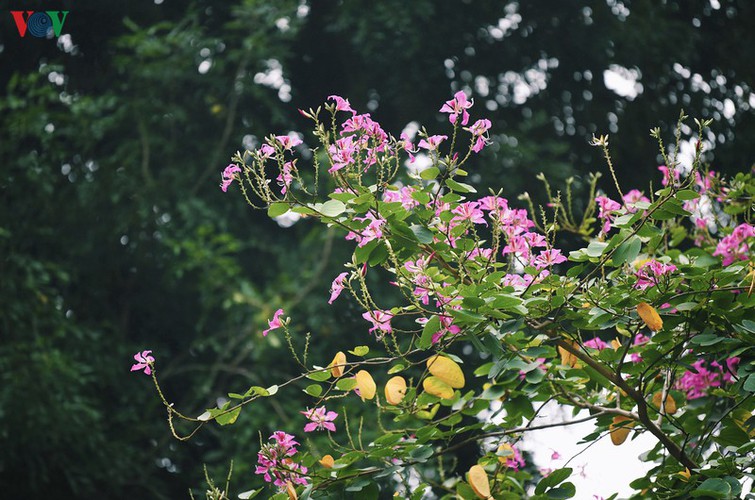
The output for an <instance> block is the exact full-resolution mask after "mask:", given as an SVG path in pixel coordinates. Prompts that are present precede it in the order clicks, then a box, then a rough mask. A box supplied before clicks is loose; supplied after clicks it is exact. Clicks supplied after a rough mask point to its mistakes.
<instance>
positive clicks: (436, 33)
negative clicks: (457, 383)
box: [0, 0, 755, 498]
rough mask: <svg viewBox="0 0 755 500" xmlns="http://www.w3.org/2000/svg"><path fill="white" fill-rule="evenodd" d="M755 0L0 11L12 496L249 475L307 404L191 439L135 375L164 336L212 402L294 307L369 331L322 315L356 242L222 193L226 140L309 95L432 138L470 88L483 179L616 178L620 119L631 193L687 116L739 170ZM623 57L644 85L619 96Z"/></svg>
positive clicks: (621, 156) (349, 309)
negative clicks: (34, 14)
mask: <svg viewBox="0 0 755 500" xmlns="http://www.w3.org/2000/svg"><path fill="white" fill-rule="evenodd" d="M719 4H720V5H719ZM716 6H718V8H715V7H716ZM53 8H54V9H61V10H64V9H65V10H70V14H69V17H68V19H67V21H66V24H65V26H64V30H63V33H64V34H65V35H64V36H63V37H61V39H60V40H57V41H56V40H45V39H34V38H30V37H28V36H27V37H25V38H21V37H19V36H18V33H17V32H16V28H15V25H14V23H13V20H12V17H11V16H10V14H9V12H8V11H10V10H14V9H24V10H49V9H53ZM754 10H755V5H753V4H752V3H751V2H747V1H744V0H741V1H723V0H721V1H720V2H709V1H703V0H696V1H691V2H685V3H684V4H683V5H682V4H679V3H678V2H654V1H637V2H631V3H630V2H626V1H625V2H620V1H618V0H611V1H607V2H598V1H592V2H585V3H584V4H583V5H580V6H577V5H575V4H573V3H569V2H558V1H550V2H545V1H543V2H521V3H519V2H507V3H504V2H501V3H498V2H489V3H485V4H479V3H472V2H465V1H462V2H442V3H438V2H430V1H418V2H411V3H407V2H398V1H396V0H389V1H386V2H371V3H370V2H322V1H313V2H303V1H302V2H300V1H293V0H284V1H278V2H264V1H257V0H241V1H235V2H218V1H209V0H205V1H167V2H165V3H162V2H160V3H155V4H150V3H138V4H132V3H130V4H123V5H117V6H111V5H107V6H105V5H103V4H102V3H100V2H91V1H81V2H72V1H61V2H58V3H56V4H55V5H54V6H51V4H50V2H42V1H29V2H12V3H10V4H7V5H5V6H4V7H3V10H2V11H0V18H1V19H2V21H1V22H0V25H1V26H2V30H0V68H1V69H0V88H2V89H3V98H2V100H0V131H1V132H2V135H1V136H0V193H2V195H1V196H0V200H2V201H1V202H0V203H1V204H0V207H1V209H0V276H1V277H2V279H1V280H0V304H1V306H0V336H1V337H0V340H1V342H0V374H1V375H0V376H2V384H1V385H0V440H1V441H0V446H2V449H3V453H2V455H0V487H1V488H2V491H3V494H4V495H8V496H9V497H12V498H21V497H23V498H44V497H64V496H67V497H77V498H92V497H94V496H97V495H102V494H104V493H107V497H108V498H130V497H133V496H135V495H136V496H139V497H147V498H179V497H184V496H186V492H187V488H189V487H197V486H198V485H199V483H200V482H201V478H202V472H201V467H202V463H208V465H209V467H210V471H211V475H213V476H214V477H216V478H220V477H224V473H223V470H224V469H225V468H226V467H227V465H228V464H227V462H226V461H227V459H228V457H231V456H233V457H236V459H237V463H236V471H237V472H236V475H237V477H242V475H243V480H240V482H254V481H257V479H256V478H253V477H252V475H251V474H250V466H251V463H253V462H254V460H255V453H256V450H257V447H258V439H259V437H258V436H259V433H261V434H262V435H263V436H266V435H267V434H269V432H270V431H271V430H273V429H274V428H276V427H278V426H281V427H282V426H284V425H286V423H287V422H288V421H289V420H291V419H295V418H296V419H298V418H300V417H301V416H300V415H298V414H297V413H296V412H297V411H298V410H299V409H300V408H301V407H302V406H304V403H302V401H303V399H301V400H300V399H297V397H296V396H295V395H292V396H291V400H290V402H289V404H286V405H283V406H273V404H271V406H260V407H258V408H253V409H251V410H250V411H246V412H244V415H243V416H242V417H241V419H240V421H239V424H241V425H235V426H233V430H231V431H230V432H229V431H226V432H224V435H223V439H222V441H221V440H219V439H218V438H217V436H216V434H215V431H213V430H212V429H208V430H205V431H203V433H202V434H201V435H200V436H199V437H198V439H196V440H193V441H191V442H189V443H180V442H176V441H174V440H172V438H170V437H169V435H168V433H167V429H166V427H165V426H164V422H162V421H161V418H162V417H163V416H164V410H163V409H162V408H160V407H159V403H158V402H156V401H155V399H154V398H153V397H152V394H151V391H150V387H149V380H148V379H147V378H145V377H139V376H137V375H133V374H130V373H129V372H128V368H129V366H130V359H131V356H132V355H133V353H134V352H136V351H138V350H143V349H152V350H153V351H154V354H155V355H156V357H157V358H158V363H159V364H158V367H159V369H160V371H161V380H162V381H163V383H164V384H165V390H166V393H167V396H168V398H169V399H170V400H171V401H174V402H175V403H176V405H178V406H180V407H181V408H189V409H196V411H197V414H199V413H200V412H201V411H202V409H203V408H205V407H207V406H211V405H213V404H214V403H215V399H216V398H217V397H218V396H222V395H223V392H222V391H228V390H240V391H243V390H245V389H246V388H247V387H248V386H249V385H253V384H259V385H269V384H270V383H274V381H276V380H279V379H283V378H285V375H286V374H287V373H289V371H290V370H291V368H292V366H291V363H292V361H291V360H290V356H289V355H288V353H287V350H286V347H285V345H283V344H282V343H281V341H280V339H278V338H276V337H273V336H271V337H269V338H268V339H267V340H264V341H263V338H262V337H261V335H260V332H261V330H262V329H263V328H264V327H265V326H266V323H265V320H266V319H267V318H269V317H271V316H272V313H273V311H275V309H276V308H277V307H280V306H284V307H286V309H287V312H289V314H290V315H291V316H292V317H293V318H294V319H295V322H296V327H295V328H297V329H298V331H299V333H301V334H302V336H303V334H304V333H305V332H307V331H311V332H312V333H313V340H312V342H311V346H310V350H311V356H312V357H313V358H322V359H323V360H329V359H330V358H331V357H332V354H333V353H334V352H335V351H337V350H338V349H339V348H341V347H343V346H345V345H346V343H345V342H344V341H343V339H344V338H354V337H364V339H365V343H369V338H368V336H367V334H366V327H365V323H364V322H363V320H362V319H361V318H360V317H359V314H358V312H357V310H356V309H355V308H354V306H353V305H351V304H349V303H347V302H346V301H342V302H341V303H336V304H335V307H334V308H326V300H327V288H328V286H329V283H330V280H331V279H332V278H333V277H334V276H335V275H336V274H337V273H338V272H340V263H342V262H343V261H344V260H345V259H346V258H347V255H348V249H349V246H348V245H344V244H342V243H340V242H336V241H334V236H333V235H332V234H330V233H328V232H327V231H323V230H321V229H320V228H317V227H314V226H313V225H312V224H310V223H309V222H308V221H306V220H304V221H301V222H299V223H298V224H296V225H295V226H293V227H292V228H290V229H287V230H281V229H280V228H279V227H278V226H277V225H276V224H275V223H273V222H271V221H269V220H268V219H267V217H266V216H265V215H264V214H262V213H255V212H252V211H250V210H248V209H247V207H245V206H243V205H241V204H240V203H239V202H238V200H237V199H235V198H234V199H231V198H228V197H225V196H223V193H222V192H221V191H220V189H218V187H217V184H218V182H219V172H220V170H221V169H222V168H223V167H224V166H225V164H226V162H227V160H228V158H227V154H228V151H230V150H235V149H242V150H243V149H244V148H245V147H250V148H251V147H254V146H255V144H259V142H260V140H261V138H262V136H263V135H264V134H267V133H269V132H271V131H275V132H276V133H285V132H287V131H289V130H295V129H298V128H299V127H301V126H302V124H303V121H302V118H301V117H300V116H298V115H297V114H296V112H295V108H296V107H301V108H308V107H310V106H316V105H317V104H318V103H320V102H322V100H323V99H324V98H326V97H327V96H328V95H330V94H334V93H335V94H340V95H343V96H345V97H349V98H351V101H352V104H353V105H354V106H355V107H356V108H358V109H360V110H365V109H367V110H370V111H371V112H372V113H373V114H374V116H375V117H376V118H377V119H379V120H380V122H381V123H382V124H383V125H384V126H385V127H386V128H387V129H390V130H391V131H393V132H396V133H398V132H399V131H400V130H401V128H403V127H404V126H405V125H406V124H407V123H408V122H409V121H410V120H417V121H419V123H420V124H421V125H424V126H426V127H428V129H429V130H432V129H433V128H434V127H435V126H436V125H437V124H438V123H439V122H440V121H442V120H445V119H446V118H445V117H444V116H441V115H440V114H439V113H437V112H436V111H437V110H438V109H439V108H440V106H441V104H442V103H443V102H444V101H445V100H447V99H449V98H450V96H451V94H452V92H453V91H454V90H458V89H462V88H464V89H467V90H469V91H470V93H471V94H472V96H473V97H474V98H475V99H476V101H477V109H480V110H482V109H488V110H489V113H488V116H489V117H490V119H491V120H493V122H494V123H493V130H495V131H498V133H500V135H498V136H496V137H495V139H496V144H495V145H494V147H492V148H490V152H486V153H485V154H482V155H480V157H479V158H478V159H477V164H476V165H475V167H476V170H477V172H473V176H472V181H473V182H475V183H476V184H478V187H486V185H490V186H495V187H499V186H503V187H504V189H505V193H506V195H507V196H509V197H514V196H515V195H516V194H517V193H518V192H520V191H521V190H530V191H531V192H533V193H534V194H533V196H535V197H536V198H537V197H538V194H537V193H539V194H540V198H542V196H541V195H542V193H541V192H540V191H539V190H541V187H540V186H537V185H533V184H532V182H533V181H532V180H533V179H534V175H533V174H535V173H537V172H540V171H543V172H545V173H546V175H547V176H548V177H549V178H550V179H551V180H552V183H553V184H554V185H556V186H558V184H559V179H564V178H566V177H567V176H568V175H571V174H577V175H578V176H584V175H585V174H586V173H587V172H588V171H590V170H598V169H600V168H601V167H600V165H602V160H601V158H600V157H599V155H597V154H595V152H594V151H591V150H588V146H587V142H588V139H589V137H590V136H591V135H592V134H593V133H603V132H620V134H619V136H618V139H617V140H612V142H611V145H612V149H613V148H615V151H614V157H615V159H616V160H617V164H618V167H619V169H620V171H619V176H620V178H621V179H622V180H623V181H633V180H634V179H636V178H638V176H640V177H642V178H647V177H651V176H652V174H654V173H655V168H656V166H657V156H656V152H655V145H654V143H653V141H651V140H650V139H649V138H648V137H647V130H648V128H649V127H650V126H654V125H660V126H661V127H662V128H665V129H666V130H668V129H669V127H673V125H674V123H675V121H676V117H677V116H678V112H679V108H680V107H682V106H684V107H685V109H686V110H687V111H688V112H689V114H691V115H693V116H700V117H703V118H707V117H712V118H717V119H718V121H717V123H716V125H715V126H714V129H713V130H714V134H713V136H712V137H710V140H711V144H715V149H713V150H712V153H711V155H709V157H708V159H709V160H711V161H712V160H713V159H714V157H713V156H712V155H713V154H715V162H714V163H713V167H714V168H715V169H716V170H724V171H729V172H733V171H737V170H742V169H744V168H747V167H749V166H750V165H751V164H752V162H753V146H752V145H751V144H749V143H748V142H747V141H742V140H738V141H737V142H736V145H735V144H734V142H733V141H734V140H735V139H738V138H741V137H748V136H750V135H752V134H753V128H755V121H754V120H753V113H752V110H751V106H752V104H755V103H754V102H753V101H755V99H753V97H752V89H751V87H750V85H751V82H753V81H755V75H753V73H752V72H753V71H754V70H753V66H752V65H751V64H750V61H749V59H748V57H747V55H746V51H743V50H742V48H743V47H748V46H752V45H753V43H752V42H753V40H752V38H753V36H755V35H754V34H753V30H751V29H750V26H749V25H750V22H749V20H750V19H752V16H753V13H754V12H753V11H754ZM611 65H617V66H615V67H614V69H615V70H616V71H619V72H620V71H621V69H620V68H626V69H627V71H628V72H629V74H630V75H635V76H636V77H637V78H638V80H637V83H640V84H641V85H642V88H643V91H642V93H639V94H637V95H636V96H634V97H622V96H620V95H617V94H616V93H615V92H613V91H612V90H610V89H608V88H606V86H605V85H604V81H603V74H604V73H603V72H604V71H605V70H606V69H608V68H609V67H611ZM633 72H634V73H633ZM748 82H749V83H748ZM732 105H733V107H734V110H735V113H733V114H732V113H731V108H732ZM305 140H308V138H305ZM622 167H623V170H622ZM474 174H479V176H477V175H474ZM629 184H631V182H629ZM606 186H608V185H606ZM577 187H579V186H577ZM631 187H634V186H631ZM275 404H277V403H275Z"/></svg>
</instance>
